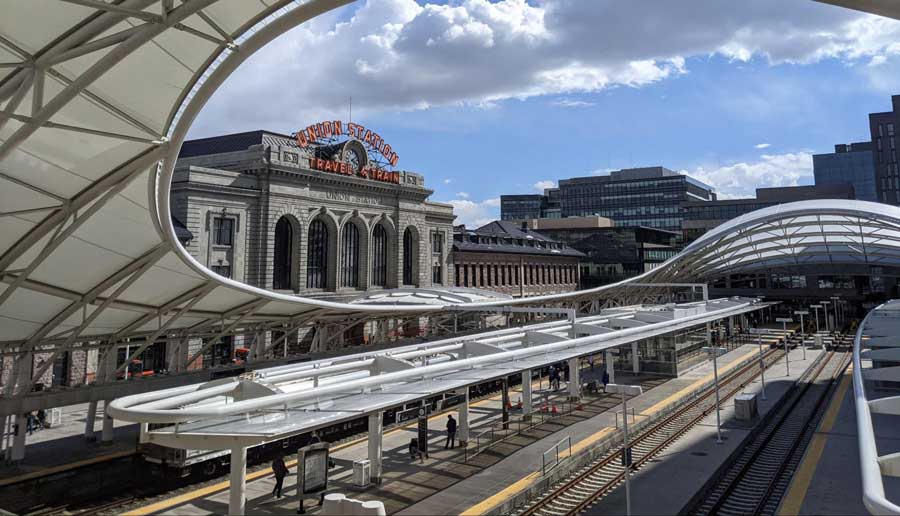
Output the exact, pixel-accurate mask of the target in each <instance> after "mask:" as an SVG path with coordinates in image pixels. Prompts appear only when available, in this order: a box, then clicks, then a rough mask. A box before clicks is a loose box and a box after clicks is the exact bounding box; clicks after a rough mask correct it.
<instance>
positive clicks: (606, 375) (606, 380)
mask: <svg viewBox="0 0 900 516" xmlns="http://www.w3.org/2000/svg"><path fill="white" fill-rule="evenodd" d="M607 385H609V371H603V390H606V386H607Z"/></svg>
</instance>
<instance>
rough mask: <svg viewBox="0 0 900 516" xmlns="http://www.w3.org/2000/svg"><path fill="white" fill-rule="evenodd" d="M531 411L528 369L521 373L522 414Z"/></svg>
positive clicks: (529, 372) (529, 370)
mask: <svg viewBox="0 0 900 516" xmlns="http://www.w3.org/2000/svg"><path fill="white" fill-rule="evenodd" d="M531 411H532V403H531V369H528V370H526V371H522V414H531ZM460 439H462V438H461V437H460Z"/></svg>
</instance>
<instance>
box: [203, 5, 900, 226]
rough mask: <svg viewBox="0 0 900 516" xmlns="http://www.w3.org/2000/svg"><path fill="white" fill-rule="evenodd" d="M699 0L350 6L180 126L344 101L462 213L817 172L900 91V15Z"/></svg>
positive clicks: (272, 119)
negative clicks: (584, 188) (651, 172)
mask: <svg viewBox="0 0 900 516" xmlns="http://www.w3.org/2000/svg"><path fill="white" fill-rule="evenodd" d="M695 1H696V2H697V3H706V2H711V3H710V4H709V8H708V9H706V10H705V12H706V18H705V19H700V20H694V19H693V18H686V19H685V20H684V21H683V22H682V23H680V24H679V22H678V20H677V19H672V17H676V16H679V13H677V12H665V10H666V9H667V8H669V6H670V5H671V4H670V3H666V2H665V0H636V1H635V2H632V3H630V4H625V5H627V6H628V7H626V8H625V9H621V8H619V7H621V6H622V4H615V0H610V1H606V0H544V1H536V2H526V1H525V0H499V1H495V2H489V1H488V0H459V1H452V2H439V3H425V2H422V1H420V2H414V1H413V0H367V1H365V2H359V3H358V4H356V5H352V6H350V7H347V8H344V9H343V10H341V11H339V12H336V13H333V14H331V15H329V16H326V17H325V18H323V19H321V20H317V21H315V22H313V23H310V24H307V25H305V26H303V27H300V28H298V29H296V30H295V31H292V32H291V33H289V34H288V35H286V36H285V37H283V38H282V39H281V40H279V41H277V42H275V43H273V44H272V45H271V47H272V48H270V49H264V50H263V51H261V52H260V55H257V56H254V58H252V59H251V60H250V62H249V63H248V64H247V65H245V66H244V67H242V68H241V69H240V70H238V72H237V73H236V74H235V75H234V76H233V77H232V78H231V79H230V80H229V82H228V83H226V85H225V86H224V87H223V88H222V90H221V91H220V92H219V93H218V94H217V95H216V97H214V98H213V100H212V101H211V102H210V104H209V106H208V107H207V109H206V110H205V111H204V113H203V114H201V117H200V119H199V120H198V121H197V123H196V125H195V127H194V129H193V131H192V136H207V135H212V134H221V133H226V132H234V131H240V130H248V129H255V128H266V129H271V130H277V131H283V132H292V131H294V130H296V129H298V128H300V127H303V126H305V125H307V124H309V123H313V122H315V121H317V120H319V119H322V118H341V119H346V118H347V104H348V99H349V96H350V95H352V96H353V98H354V105H353V113H354V121H358V122H361V123H363V124H365V125H367V126H370V127H372V128H374V129H377V130H378V131H379V133H380V134H381V135H382V136H383V137H384V138H385V140H386V141H388V143H390V144H391V145H392V146H393V147H394V148H395V149H396V150H397V152H398V153H399V155H400V162H399V164H398V165H399V168H401V169H406V170H414V171H417V172H421V173H423V174H424V175H425V176H426V182H427V184H428V185H429V187H431V188H433V189H434V190H435V194H434V195H433V196H432V199H433V200H438V201H450V202H452V203H454V204H455V205H456V211H457V214H458V216H459V222H464V223H466V224H469V225H472V224H480V223H483V222H486V221H487V220H489V219H490V218H492V217H496V216H497V215H498V213H499V206H498V202H497V198H498V197H499V196H500V195H501V194H504V193H532V192H536V191H538V188H536V186H535V185H543V184H551V183H553V182H555V181H557V180H558V179H560V178H566V177H574V176H582V175H590V174H596V173H603V172H604V171H607V170H610V169H619V168H626V167H631V166H654V165H662V166H665V167H668V168H671V169H674V170H680V171H686V172H688V173H690V174H691V175H694V176H695V177H698V178H699V179H701V180H704V181H706V182H708V183H710V184H711V185H712V186H713V187H715V188H716V189H717V190H718V191H719V192H720V194H721V195H722V196H723V197H735V196H746V195H752V193H753V190H754V188H756V187H759V186H780V185H792V184H810V183H811V182H812V162H811V158H810V155H811V154H814V153H821V152H830V151H831V150H832V149H833V145H834V144H835V143H846V142H851V141H860V140H866V139H868V122H867V114H868V113H869V112H873V111H886V110H889V109H890V95H891V93H900V73H898V72H900V66H898V63H900V45H897V44H895V43H894V42H895V41H897V40H898V38H897V36H898V35H900V27H898V25H900V23H898V22H894V21H886V20H883V19H877V18H875V17H871V16H868V15H861V14H858V13H855V12H852V11H846V10H843V9H841V8H837V7H830V6H824V5H820V4H817V3H813V2H809V1H797V2H792V3H791V4H790V5H791V6H792V7H790V8H787V9H782V11H783V12H779V14H778V17H777V18H773V16H775V15H773V14H772V13H771V12H770V11H772V12H777V11H778V10H777V9H772V8H771V7H772V6H769V9H766V6H765V5H762V4H767V3H772V2H773V1H775V0H755V1H754V2H751V4H753V6H752V7H746V8H745V7H740V8H735V9H729V8H727V7H726V8H724V9H723V8H721V7H722V6H721V4H722V3H723V2H721V0H695ZM725 3H728V2H725ZM447 4H449V5H447ZM728 4H729V5H732V6H733V5H735V4H731V3H728ZM781 5H784V4H781ZM631 7H633V12H625V13H623V12H621V11H628V10H629V9H630V8H631ZM654 7H655V8H656V9H652V8H654ZM742 9H744V11H743V12H742V11H741V10H742ZM657 11H658V12H657ZM701 11H702V10H701V9H698V11H697V12H701ZM735 11H737V12H735ZM648 13H652V14H648ZM613 14H614V15H615V16H620V17H622V19H621V20H611V19H610V18H611V16H612V15H613ZM654 16H655V17H656V19H654ZM592 17H593V18H592ZM603 24H608V25H606V26H605V27H604V25H603ZM623 24H628V25H629V27H628V28H627V29H626V30H619V27H620V26H621V25H623ZM692 24H694V25H692ZM661 25H664V26H665V27H666V28H668V27H671V26H675V25H677V26H681V27H683V31H681V32H679V31H670V30H668V29H666V30H667V31H668V32H667V33H666V34H665V35H664V36H661V35H660V32H659V31H660V29H661ZM710 27H713V28H710ZM580 31H582V32H580ZM642 31H646V33H645V34H644V36H643V38H642V36H641V34H642ZM567 38H569V39H571V41H570V40H567ZM636 38H641V42H640V43H638V44H636V43H635V39H636ZM644 40H646V41H644ZM657 40H658V41H657ZM323 52H324V55H322V54H323ZM286 84H288V85H291V86H290V87H285V85H286ZM247 98H253V99H257V100H254V101H247V100H246V99H247Z"/></svg>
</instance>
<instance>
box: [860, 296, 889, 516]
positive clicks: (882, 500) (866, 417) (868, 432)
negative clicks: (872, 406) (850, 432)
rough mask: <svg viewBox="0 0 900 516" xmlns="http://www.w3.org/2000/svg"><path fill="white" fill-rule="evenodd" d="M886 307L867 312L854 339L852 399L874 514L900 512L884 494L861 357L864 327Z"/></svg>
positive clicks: (865, 498)
mask: <svg viewBox="0 0 900 516" xmlns="http://www.w3.org/2000/svg"><path fill="white" fill-rule="evenodd" d="M884 306H885V305H884V304H882V305H879V306H877V307H875V309H874V310H872V311H871V312H869V313H868V314H866V317H865V319H863V321H862V323H860V325H859V328H858V329H857V330H856V337H855V338H854V339H853V399H854V402H855V404H856V433H857V439H858V440H859V469H860V472H861V474H862V488H863V500H862V501H863V505H865V506H866V509H867V510H868V511H869V512H870V513H872V514H900V507H898V506H897V505H896V504H894V503H893V502H891V501H890V500H888V499H887V497H886V496H885V494H884V482H883V480H882V478H881V467H880V466H879V463H878V446H877V445H876V443H875V428H874V427H873V425H872V413H871V411H870V410H869V400H868V399H867V398H866V388H865V384H864V383H863V369H862V360H861V359H860V356H859V353H860V347H861V345H862V335H863V330H864V329H865V327H866V324H867V323H868V322H869V319H870V318H871V317H872V315H873V314H875V313H876V312H877V311H878V310H880V309H881V308H883V307H884ZM898 380H900V378H898Z"/></svg>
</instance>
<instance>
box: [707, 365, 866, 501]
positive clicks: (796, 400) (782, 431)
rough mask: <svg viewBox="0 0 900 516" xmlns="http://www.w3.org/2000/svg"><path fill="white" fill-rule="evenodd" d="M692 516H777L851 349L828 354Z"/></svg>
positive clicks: (727, 471)
mask: <svg viewBox="0 0 900 516" xmlns="http://www.w3.org/2000/svg"><path fill="white" fill-rule="evenodd" d="M820 358H821V359H820V360H819V362H818V363H816V364H815V365H814V367H812V368H811V369H810V370H808V371H807V372H806V373H805V374H804V376H803V377H801V379H800V381H799V384H798V386H797V388H796V389H795V391H794V392H793V393H791V395H790V397H789V398H788V399H787V400H786V401H785V403H784V404H783V405H782V406H781V407H780V408H779V409H778V411H777V412H776V413H775V415H774V417H772V418H770V419H769V420H768V421H767V422H766V424H765V426H764V427H763V429H762V430H761V431H760V432H759V433H758V434H757V435H756V436H755V437H754V438H753V440H752V442H751V443H750V444H749V445H748V446H746V447H745V448H743V450H742V451H741V453H740V455H739V456H738V457H737V458H736V459H735V460H734V462H732V464H731V465H730V466H729V467H728V469H727V470H726V471H725V473H724V474H723V475H722V476H721V477H719V479H718V480H717V481H716V482H715V483H714V484H713V485H712V487H711V488H710V489H708V490H707V492H706V494H705V495H704V497H703V498H702V499H701V500H700V501H699V502H698V503H696V504H695V505H694V507H693V508H692V509H691V510H690V511H689V514H694V515H699V516H705V515H709V514H716V515H718V514H721V515H742V516H743V515H754V516H756V515H774V514H775V513H776V512H777V510H778V506H779V505H780V503H781V499H782V498H783V496H784V494H785V492H786V491H787V488H788V485H789V483H790V479H791V477H792V476H793V473H794V471H796V469H797V467H798V466H799V464H800V460H801V459H802V457H803V453H804V451H805V450H806V446H807V445H808V444H809V441H810V440H811V439H812V436H813V434H814V433H815V429H816V426H817V425H818V422H819V420H820V419H821V417H822V415H823V414H824V408H825V406H826V405H827V403H826V402H827V400H828V399H829V393H830V392H832V388H833V385H834V384H835V381H836V380H837V378H839V377H840V375H841V374H842V373H843V371H844V369H846V367H847V364H848V363H849V360H850V352H849V350H848V349H842V350H840V351H829V352H828V353H826V354H825V355H822V356H821V357H820Z"/></svg>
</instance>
